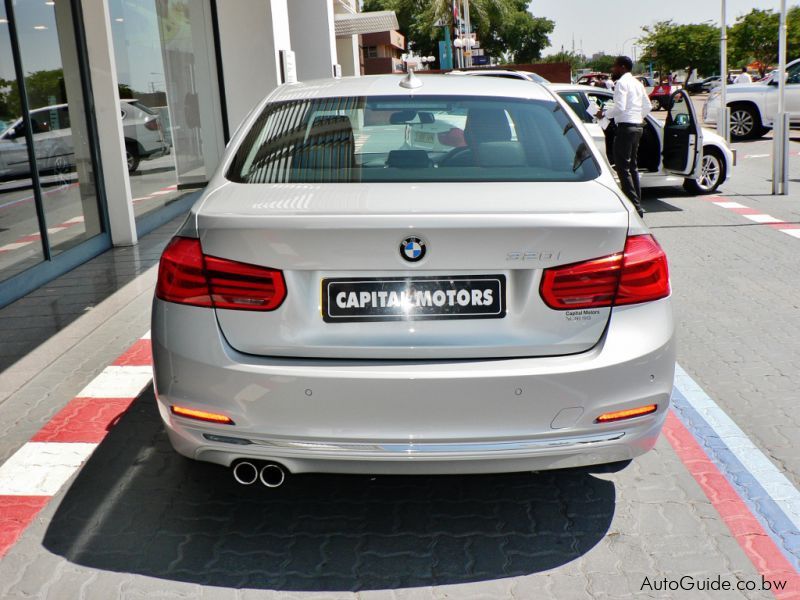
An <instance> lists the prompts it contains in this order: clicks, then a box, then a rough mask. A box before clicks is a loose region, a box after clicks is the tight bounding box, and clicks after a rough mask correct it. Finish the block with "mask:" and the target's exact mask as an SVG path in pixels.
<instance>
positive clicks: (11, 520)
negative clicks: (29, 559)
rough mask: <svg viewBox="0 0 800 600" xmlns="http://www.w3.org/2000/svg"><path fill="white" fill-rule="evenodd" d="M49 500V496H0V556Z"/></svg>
mask: <svg viewBox="0 0 800 600" xmlns="http://www.w3.org/2000/svg"><path fill="white" fill-rule="evenodd" d="M49 501H50V496H0V557H2V556H4V555H5V553H6V552H8V550H9V548H11V546H13V545H14V544H15V543H16V541H17V540H18V539H19V536H20V535H22V532H23V531H24V530H25V528H26V527H27V526H28V524H29V523H30V522H31V521H33V519H34V517H36V515H37V514H39V511H40V510H42V508H44V507H45V505H46V504H47V503H48V502H49Z"/></svg>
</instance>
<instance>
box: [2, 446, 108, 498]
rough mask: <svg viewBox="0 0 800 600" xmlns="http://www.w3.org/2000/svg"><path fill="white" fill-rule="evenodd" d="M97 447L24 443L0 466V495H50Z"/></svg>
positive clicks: (56, 490) (59, 487)
mask: <svg viewBox="0 0 800 600" xmlns="http://www.w3.org/2000/svg"><path fill="white" fill-rule="evenodd" d="M96 447H97V444H86V443H61V442H28V443H27V444H25V445H24V446H22V448H20V449H19V450H17V451H16V452H15V453H14V454H13V455H12V456H11V458H9V459H8V460H7V461H6V462H5V464H3V466H1V467H0V496H52V495H54V494H55V493H56V492H58V490H59V489H61V486H62V485H64V483H66V481H67V479H69V478H70V477H72V474H73V473H74V472H75V471H76V470H77V469H78V467H80V466H81V465H82V464H83V462H84V461H85V460H86V459H87V458H88V457H89V455H90V454H91V453H92V452H93V451H94V449H95V448H96Z"/></svg>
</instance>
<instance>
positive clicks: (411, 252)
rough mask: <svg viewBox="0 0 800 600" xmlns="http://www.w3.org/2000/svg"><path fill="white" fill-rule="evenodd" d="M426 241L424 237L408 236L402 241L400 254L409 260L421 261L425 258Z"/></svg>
mask: <svg viewBox="0 0 800 600" xmlns="http://www.w3.org/2000/svg"><path fill="white" fill-rule="evenodd" d="M425 251H426V248H425V242H424V241H423V240H422V238H418V237H407V238H406V239H404V240H403V241H402V242H400V256H402V257H403V258H404V259H406V260H407V261H408V262H419V261H421V260H422V259H423V258H425Z"/></svg>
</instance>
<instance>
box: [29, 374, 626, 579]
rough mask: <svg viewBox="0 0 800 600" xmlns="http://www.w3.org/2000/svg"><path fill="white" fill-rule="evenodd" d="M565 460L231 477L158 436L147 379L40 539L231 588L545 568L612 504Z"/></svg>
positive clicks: (123, 564) (577, 552)
mask: <svg viewBox="0 0 800 600" xmlns="http://www.w3.org/2000/svg"><path fill="white" fill-rule="evenodd" d="M599 472H604V469H603V468H602V467H601V468H598V469H594V470H592V469H571V470H564V471H551V472H543V473H538V474H535V473H524V474H506V475H472V476H439V477H431V476H414V477H405V476H404V477H400V476H397V477H367V476H336V475H299V476H293V477H290V478H289V479H288V480H287V483H286V484H284V485H283V486H282V487H281V488H278V489H275V490H270V489H267V488H265V487H262V486H258V487H256V486H250V487H244V486H240V485H238V484H237V483H235V482H234V480H233V477H232V476H231V473H230V471H229V470H228V469H225V468H223V467H219V466H216V465H210V464H205V463H199V462H195V461H191V460H187V459H185V458H183V457H180V456H179V455H178V454H176V453H175V452H174V451H173V450H172V448H171V446H170V445H169V442H168V440H167V437H166V434H165V432H164V428H163V426H162V424H161V422H160V419H159V416H158V412H157V410H156V408H155V400H154V398H153V391H152V388H150V389H148V390H147V391H146V392H144V393H143V394H142V395H141V396H140V397H139V398H138V399H137V400H136V401H135V402H134V404H133V405H132V406H131V408H130V409H129V410H128V411H127V412H126V413H125V414H124V415H123V416H122V417H121V418H120V419H119V421H118V423H117V424H116V425H115V426H114V428H113V429H112V430H111V431H110V432H109V434H108V436H107V437H106V438H105V440H104V441H103V442H102V443H101V444H100V445H99V446H98V448H97V449H96V451H95V452H94V454H93V455H92V457H91V458H90V459H89V461H88V462H87V464H86V465H84V467H83V469H82V470H81V471H80V473H79V474H78V476H77V478H76V479H75V481H74V482H73V483H72V485H71V487H70V489H69V490H68V491H67V493H66V495H65V497H64V498H63V501H62V502H61V504H60V506H59V507H58V509H57V511H56V514H55V515H54V517H53V519H52V521H51V522H50V524H49V527H48V529H47V532H46V534H45V538H44V546H45V547H46V548H47V549H48V550H49V551H51V552H53V553H55V554H57V555H60V556H63V557H65V558H66V559H67V560H69V561H71V562H73V563H76V564H79V565H83V566H86V567H91V568H94V569H102V570H107V571H114V572H120V573H134V574H141V575H147V576H151V577H158V578H163V579H169V580H173V581H181V582H190V583H197V584H202V585H211V586H222V587H230V588H256V589H274V590H294V591H301V590H304V591H345V590H348V591H358V590H370V589H386V588H398V587H412V586H413V587H416V586H431V585H442V584H454V583H465V582H474V581H483V580H491V579H498V578H504V577H511V576H519V575H527V574H530V573H535V572H538V571H544V570H548V569H553V568H555V567H558V566H560V565H563V564H565V563H568V562H570V561H572V560H574V559H576V558H578V557H580V556H581V555H583V554H585V553H587V552H588V551H589V550H590V549H591V548H592V547H594V546H595V545H596V544H597V543H598V542H599V541H600V540H601V539H602V538H603V537H604V536H605V534H606V532H607V531H608V528H609V526H610V524H611V520H612V517H613V515H614V506H615V489H614V484H613V483H612V482H611V481H607V480H605V479H602V478H600V477H596V476H595V475H593V473H599Z"/></svg>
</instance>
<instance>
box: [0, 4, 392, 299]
mask: <svg viewBox="0 0 800 600" xmlns="http://www.w3.org/2000/svg"><path fill="white" fill-rule="evenodd" d="M396 27H397V21H396V18H395V17H394V14H393V13H369V14H361V13H359V12H358V2H357V0H235V1H230V0H55V1H45V0H0V306H3V305H5V304H7V303H9V302H11V301H13V300H14V299H16V298H18V297H20V296H22V295H24V294H25V293H27V292H28V291H30V290H32V289H35V288H36V287H38V286H39V285H41V284H43V283H44V282H46V281H48V280H49V279H52V278H53V277H55V276H57V275H59V274H61V273H63V272H65V271H67V270H69V269H71V268H73V267H75V266H76V265H78V264H80V263H82V262H84V261H86V260H88V259H89V258H91V257H93V256H95V255H97V254H99V253H101V252H103V251H104V250H106V249H108V248H110V247H111V246H112V245H117V246H122V245H132V244H136V242H137V240H138V237H139V236H141V235H143V234H144V233H146V232H148V231H150V230H152V229H153V228H155V227H157V226H158V225H160V224H163V223H165V222H166V221H168V220H169V219H171V218H174V217H175V216H176V215H178V214H180V213H181V212H183V211H185V210H186V209H187V208H188V207H189V206H190V205H191V202H192V201H193V199H194V198H195V196H196V194H192V192H193V191H196V190H197V189H200V188H202V187H203V186H204V185H205V183H206V182H207V181H208V179H209V177H210V176H211V175H212V173H213V172H214V170H215V169H216V168H217V165H218V164H219V161H220V159H221V157H222V154H223V152H224V149H225V144H226V143H227V141H228V139H229V138H230V136H231V135H232V133H233V132H234V131H235V129H236V127H237V126H238V124H239V123H240V122H241V120H242V119H243V118H244V117H245V116H246V115H247V113H248V112H249V111H250V110H251V108H252V107H253V106H254V105H255V104H256V103H257V102H258V101H259V100H261V99H262V98H263V97H264V96H265V95H267V94H268V93H269V92H270V91H272V90H273V89H274V88H275V87H276V86H278V85H281V84H282V83H286V82H290V81H293V80H295V79H297V80H308V79H316V78H324V77H331V76H339V75H359V74H361V73H362V71H363V67H362V64H361V56H360V54H361V53H360V43H359V35H360V34H362V33H372V32H375V31H386V30H388V29H395V28H396Z"/></svg>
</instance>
